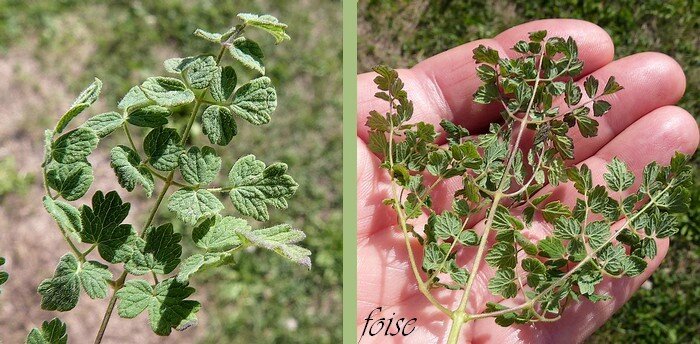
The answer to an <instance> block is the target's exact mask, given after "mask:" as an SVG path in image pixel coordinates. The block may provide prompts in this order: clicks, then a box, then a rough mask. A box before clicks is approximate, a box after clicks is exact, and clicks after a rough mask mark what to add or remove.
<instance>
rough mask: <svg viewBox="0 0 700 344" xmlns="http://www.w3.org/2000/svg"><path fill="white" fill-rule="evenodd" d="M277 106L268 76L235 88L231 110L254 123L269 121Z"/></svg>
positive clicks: (273, 89)
mask: <svg viewBox="0 0 700 344" xmlns="http://www.w3.org/2000/svg"><path fill="white" fill-rule="evenodd" d="M276 108H277V93H276V92H275V88H274V87H272V82H271V81H270V78H268V77H265V76H263V77H260V78H257V79H253V80H251V81H249V82H248V83H246V84H245V85H243V86H241V87H240V88H239V89H238V90H236V92H235V94H234V95H233V103H232V104H231V110H232V111H233V113H234V114H235V115H236V116H239V117H241V118H243V119H245V120H246V121H248V122H250V123H251V124H254V125H262V124H266V123H268V122H270V115H272V113H273V112H274V111H275V109H276Z"/></svg>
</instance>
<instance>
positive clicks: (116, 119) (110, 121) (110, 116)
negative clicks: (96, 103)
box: [81, 112, 124, 138]
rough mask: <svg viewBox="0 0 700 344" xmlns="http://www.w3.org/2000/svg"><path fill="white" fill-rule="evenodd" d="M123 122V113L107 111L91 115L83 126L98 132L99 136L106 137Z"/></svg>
mask: <svg viewBox="0 0 700 344" xmlns="http://www.w3.org/2000/svg"><path fill="white" fill-rule="evenodd" d="M123 124H124V118H123V117H122V115H120V114H119V113H116V112H106V113H101V114H99V115H96V116H93V117H91V118H90V119H88V120H87V121H85V123H83V125H81V127H82V128H87V129H91V130H92V131H94V132H95V133H96V134H97V137H98V138H104V137H106V136H107V135H109V134H111V133H112V132H114V131H115V130H117V128H119V127H121V126H122V125H123Z"/></svg>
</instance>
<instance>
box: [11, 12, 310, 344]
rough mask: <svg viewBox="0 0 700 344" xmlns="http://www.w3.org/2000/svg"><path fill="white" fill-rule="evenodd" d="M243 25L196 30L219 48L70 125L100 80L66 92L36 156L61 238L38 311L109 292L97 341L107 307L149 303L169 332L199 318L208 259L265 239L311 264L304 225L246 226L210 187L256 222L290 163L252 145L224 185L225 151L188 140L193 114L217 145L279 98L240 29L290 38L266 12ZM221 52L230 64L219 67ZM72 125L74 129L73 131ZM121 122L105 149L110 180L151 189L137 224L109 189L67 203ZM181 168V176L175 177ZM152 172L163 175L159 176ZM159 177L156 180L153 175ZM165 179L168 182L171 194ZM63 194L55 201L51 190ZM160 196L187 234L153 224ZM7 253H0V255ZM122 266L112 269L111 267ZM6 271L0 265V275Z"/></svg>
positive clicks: (290, 185)
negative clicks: (187, 247)
mask: <svg viewBox="0 0 700 344" xmlns="http://www.w3.org/2000/svg"><path fill="white" fill-rule="evenodd" d="M238 17H239V18H240V20H241V23H240V24H238V25H236V26H234V27H233V28H231V29H230V30H228V31H227V32H225V33H209V32H205V31H203V30H197V31H196V32H195V35H196V36H198V37H201V38H203V39H205V40H207V41H210V42H213V43H215V44H216V45H218V47H219V52H218V54H217V55H210V54H207V53H205V54H201V55H196V56H190V57H184V58H173V59H169V60H167V61H165V63H164V65H165V69H166V71H168V72H169V73H171V74H172V75H170V76H154V77H149V78H146V79H145V80H144V81H143V82H142V83H141V84H139V85H137V86H134V87H132V88H131V89H130V90H129V92H128V93H127V94H126V95H125V96H124V97H123V98H122V100H121V101H120V102H119V104H118V105H117V109H118V111H114V112H107V113H101V114H97V115H95V116H93V117H91V118H89V119H88V120H87V121H85V122H84V123H82V124H77V125H76V124H74V120H75V119H76V118H77V116H78V115H79V114H81V113H82V112H84V111H85V110H86V109H88V108H89V107H90V106H91V105H92V104H93V103H95V102H96V101H97V99H98V96H99V95H100V92H101V90H102V82H101V81H100V80H99V79H95V81H94V82H93V83H92V84H90V85H89V86H88V87H87V88H86V89H85V90H84V91H83V92H82V93H81V94H80V95H79V96H78V98H77V99H76V100H75V101H74V102H73V104H72V105H71V108H70V109H69V110H68V111H67V112H66V113H65V114H64V115H63V116H62V117H61V119H60V120H59V122H58V124H57V125H56V127H55V128H54V129H53V130H47V131H46V134H45V152H46V153H45V157H44V161H43V164H42V167H43V172H44V173H43V174H44V182H45V187H46V196H44V199H43V203H44V207H45V208H46V210H47V212H48V213H49V214H50V215H51V217H52V218H53V219H54V220H55V221H56V224H57V225H58V228H59V230H60V232H61V234H62V235H63V237H64V239H65V241H66V242H67V244H68V246H69V247H70V252H68V253H66V254H65V255H64V256H63V257H62V258H61V259H60V261H59V263H58V266H57V267H56V270H55V272H54V275H53V276H52V277H50V278H47V279H45V280H44V281H43V282H42V283H41V285H40V286H39V288H38V292H39V294H40V295H41V307H42V308H43V309H45V310H54V311H61V312H65V311H69V310H71V309H73V308H74V307H76V305H77V304H78V303H79V300H80V297H81V295H82V294H83V293H84V294H87V295H88V297H90V298H93V299H96V298H100V299H102V298H106V297H107V296H108V295H109V294H110V289H112V293H111V294H112V296H111V299H110V303H109V307H108V309H107V312H106V313H105V315H104V318H103V322H102V325H101V327H100V329H99V330H98V333H97V337H96V340H95V342H96V343H99V342H100V341H101V340H102V336H103V335H104V332H105V330H106V326H107V323H108V320H109V318H110V317H111V314H112V310H113V309H114V307H115V306H116V308H117V312H118V314H119V315H120V316H122V317H124V318H134V317H136V316H138V315H139V314H141V313H143V312H144V311H146V313H147V314H148V318H149V320H150V325H151V329H152V330H153V332H154V333H156V334H157V335H169V334H170V333H171V331H172V329H176V330H179V331H181V330H185V329H187V328H188V327H190V326H193V325H195V324H196V323H197V317H196V313H197V312H198V311H199V310H200V308H201V305H200V303H199V302H197V301H195V300H193V299H192V298H191V297H192V296H193V295H194V293H195V289H194V288H193V287H191V286H190V281H191V278H192V277H193V275H194V274H196V273H197V272H199V271H202V270H204V269H207V268H212V267H215V266H222V265H232V264H235V262H236V260H237V259H244V257H240V254H241V252H244V251H243V249H244V248H247V247H251V246H257V247H260V248H264V249H268V250H271V251H274V252H275V253H278V254H279V255H281V256H282V257H284V258H286V259H288V260H290V261H292V262H295V263H298V264H300V265H303V266H305V267H307V268H310V267H311V260H310V254H311V252H310V251H308V250H307V249H305V248H302V247H301V246H298V243H299V242H300V241H301V240H303V239H304V238H305V235H304V233H303V232H302V231H300V230H297V229H293V228H292V226H291V225H288V224H278V225H273V226H271V227H267V228H261V229H254V227H259V226H257V225H251V224H249V221H248V220H245V219H243V218H237V217H233V216H225V215H222V214H221V213H222V212H223V211H224V210H225V209H226V206H225V204H224V203H222V201H221V200H220V197H219V195H227V196H228V197H222V198H230V199H231V203H232V205H233V206H234V207H235V208H236V209H237V210H238V212H239V213H240V214H242V215H245V216H251V217H252V218H254V219H255V220H258V221H267V220H268V219H269V209H268V206H273V207H275V208H279V209H284V208H286V207H287V201H288V199H289V198H291V197H292V196H293V195H294V193H295V192H296V189H297V186H298V185H297V184H296V182H295V181H294V179H292V177H291V176H289V175H287V174H286V172H287V165H286V164H284V163H279V162H278V163H272V164H270V165H269V166H266V164H265V163H264V162H262V161H260V160H257V159H256V158H255V156H253V155H246V156H244V157H242V158H240V159H239V160H238V161H237V162H236V163H235V164H234V165H233V168H232V169H231V170H230V171H229V178H228V180H227V181H226V182H225V183H224V184H223V185H219V186H216V185H212V184H213V183H215V182H217V180H218V179H219V174H220V172H221V168H222V164H223V163H222V159H221V157H220V156H219V153H218V152H217V150H216V149H214V148H212V147H209V146H188V145H189V142H190V131H191V129H192V125H193V123H194V122H195V121H196V120H197V119H198V118H201V122H202V127H203V128H204V133H205V135H206V136H207V137H208V139H209V141H210V142H211V143H212V144H214V145H217V146H226V145H228V144H229V143H230V142H231V141H232V140H233V138H234V137H235V136H236V134H237V133H238V131H237V125H236V118H238V119H242V120H245V121H248V122H250V123H252V124H254V125H263V124H267V123H269V122H270V121H271V120H272V118H273V117H272V114H273V112H274V111H275V109H276V107H277V93H276V91H275V88H274V86H273V84H272V80H271V79H270V78H268V77H266V76H264V74H265V66H264V55H263V49H262V47H261V45H259V44H258V43H256V42H255V41H253V40H252V39H250V38H248V37H246V36H245V34H246V33H247V32H248V30H249V29H252V30H255V29H261V30H263V31H264V32H267V33H269V34H271V35H272V36H273V38H274V39H275V43H281V42H282V41H284V40H288V39H289V36H288V35H287V34H286V33H285V29H286V27H287V26H286V25H285V24H283V23H280V22H279V21H278V20H277V19H276V18H274V17H272V16H269V15H262V16H258V15H252V14H240V15H239V16H238ZM228 55H230V58H231V60H232V61H233V62H234V63H235V64H234V65H233V66H231V65H224V57H226V56H228ZM234 66H235V67H236V68H243V69H249V70H250V72H252V73H254V74H259V75H257V76H255V77H254V78H253V79H252V80H249V81H247V82H242V80H240V79H239V78H238V76H237V73H236V69H235V68H234ZM182 107H186V108H191V113H190V116H189V119H188V121H187V125H186V127H184V128H175V127H173V126H171V119H170V115H171V114H172V113H173V112H174V111H175V110H176V109H179V108H182ZM71 126H74V128H73V129H70V127H71ZM134 128H143V129H139V130H147V133H146V134H145V138H144V140H143V143H142V144H141V145H140V146H139V145H137V142H135V141H134V137H133V136H132V134H131V130H133V129H134ZM117 131H122V132H123V133H124V135H125V138H126V140H125V143H124V144H121V145H117V146H115V147H113V148H112V149H111V151H110V165H111V167H112V169H113V170H114V173H115V175H116V181H117V182H118V183H119V185H120V186H121V187H122V188H124V189H125V190H126V191H128V192H132V191H134V190H136V189H143V191H144V192H145V195H146V196H147V197H151V196H152V195H153V193H154V192H155V191H156V190H158V189H159V191H158V196H157V198H156V199H155V202H154V205H153V207H152V208H151V209H152V210H151V212H150V213H149V214H148V216H147V220H146V223H145V224H143V225H142V226H136V225H132V224H128V223H125V222H124V221H125V220H126V218H127V216H128V215H129V212H130V210H131V206H130V204H129V203H126V202H124V201H123V200H122V197H121V196H120V194H119V193H118V192H117V191H108V192H107V191H102V190H97V191H96V192H95V193H94V194H93V195H92V202H91V203H90V204H83V205H80V206H78V205H73V204H71V203H70V202H71V201H77V200H78V199H80V198H82V197H83V196H85V194H86V193H87V191H88V190H89V189H90V187H91V185H92V182H93V181H94V174H93V169H92V165H91V163H90V162H89V160H88V157H89V156H90V154H91V153H92V152H93V151H94V150H95V149H96V147H97V145H98V143H99V142H100V141H101V140H102V139H104V138H105V137H107V136H109V135H113V134H115V132H117ZM180 177H181V178H180ZM158 181H160V182H162V183H157V182H158ZM158 184H161V185H158ZM172 187H176V188H177V190H175V191H174V192H172V194H170V196H168V194H169V191H172ZM60 198H63V200H60ZM163 202H167V208H168V209H169V210H170V211H172V212H173V213H174V215H176V216H177V218H179V219H180V220H181V221H182V222H184V224H185V225H187V226H191V227H194V228H193V230H192V232H191V234H189V233H187V232H184V233H178V232H176V231H175V230H174V228H175V227H174V226H173V224H172V223H163V224H156V223H155V222H156V214H157V211H158V209H159V208H160V206H161V204H162V203H163ZM190 239H191V240H192V242H193V243H194V246H195V247H196V248H197V250H198V252H195V253H194V254H193V255H191V256H189V257H183V256H182V253H183V249H182V247H183V244H184V241H186V240H190ZM3 263H4V259H2V260H0V265H2V264H3ZM118 270H121V273H120V274H119V275H118V277H116V278H115V276H114V275H113V274H112V272H111V271H118ZM6 279H7V274H6V273H5V272H0V284H2V283H4V282H5V280H6ZM27 342H28V343H51V344H53V343H66V342H67V334H66V327H65V325H64V324H63V323H61V322H60V321H59V320H58V319H54V320H52V321H51V322H45V323H44V324H43V325H42V328H41V329H33V330H32V331H31V332H30V334H29V336H28V338H27Z"/></svg>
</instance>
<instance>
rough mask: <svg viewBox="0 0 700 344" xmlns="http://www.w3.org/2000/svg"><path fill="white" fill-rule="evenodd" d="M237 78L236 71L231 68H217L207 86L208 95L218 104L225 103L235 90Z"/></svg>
mask: <svg viewBox="0 0 700 344" xmlns="http://www.w3.org/2000/svg"><path fill="white" fill-rule="evenodd" d="M237 82H238V78H237V76H236V70H235V69H233V67H231V66H224V67H219V68H217V70H216V71H214V75H213V76H212V79H211V83H210V84H209V93H211V96H212V98H214V100H215V101H217V102H219V103H224V102H226V101H227V100H228V99H229V98H230V97H231V95H232V94H233V91H234V90H235V89H236V83H237Z"/></svg>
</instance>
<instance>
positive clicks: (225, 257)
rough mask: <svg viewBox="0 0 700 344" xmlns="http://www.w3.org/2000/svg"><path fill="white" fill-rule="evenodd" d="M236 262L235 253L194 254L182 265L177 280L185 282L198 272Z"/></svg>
mask: <svg viewBox="0 0 700 344" xmlns="http://www.w3.org/2000/svg"><path fill="white" fill-rule="evenodd" d="M234 262H235V260H234V259H233V255H232V254H230V253H226V252H216V253H204V254H199V253H197V254H193V255H191V256H190V257H188V258H187V259H185V261H184V262H182V265H180V272H179V273H178V275H177V278H176V280H177V281H178V282H180V283H185V282H187V281H188V280H189V279H190V277H191V276H192V275H193V274H195V273H197V272H202V271H205V270H207V269H209V268H213V267H217V266H222V265H227V264H233V263H234Z"/></svg>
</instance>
